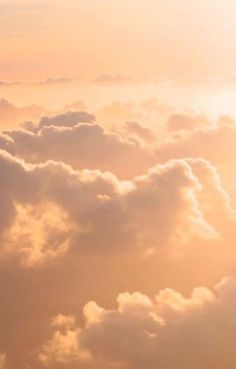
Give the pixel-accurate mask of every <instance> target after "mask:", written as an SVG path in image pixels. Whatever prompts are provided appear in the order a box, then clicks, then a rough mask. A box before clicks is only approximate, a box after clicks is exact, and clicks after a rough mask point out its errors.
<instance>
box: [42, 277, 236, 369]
mask: <svg viewBox="0 0 236 369" xmlns="http://www.w3.org/2000/svg"><path fill="white" fill-rule="evenodd" d="M235 296H236V281H235V280H232V279H230V278H225V279H223V280H222V281H221V282H220V283H219V284H217V285H216V286H215V287H214V289H213V290H209V289H207V288H204V287H201V288H195V289H194V290H193V292H192V294H191V296H190V297H184V296H183V295H182V294H180V293H179V292H177V291H175V290H172V289H165V290H162V291H160V292H159V294H158V295H157V296H156V297H155V298H154V299H153V300H151V299H150V298H149V297H147V296H146V295H143V294H141V293H139V292H135V293H133V294H129V293H122V294H120V295H119V296H118V298H117V303H118V307H117V308H116V309H110V310H107V309H103V308H101V307H99V306H98V305H97V304H96V303H95V302H92V301H91V302H89V303H88V304H87V305H86V306H85V307H84V316H85V325H84V327H83V328H82V329H81V328H78V327H77V325H76V324H75V323H74V322H73V324H74V325H73V324H71V318H70V317H64V318H63V321H64V322H65V323H64V325H63V327H62V326H61V325H58V326H57V327H56V330H55V331H54V333H53V336H52V338H51V339H50V340H49V341H48V342H46V343H45V344H44V345H43V346H42V349H41V352H40V354H39V360H40V361H41V362H42V363H43V365H46V366H48V367H55V365H59V366H58V367H60V368H64V367H66V368H68V366H70V367H71V368H88V369H90V368H116V367H118V368H121V369H146V368H150V369H152V368H153V369H156V368H157V367H158V368H166V369H189V368H192V369H199V368H202V369H222V368H224V369H234V368H235V365H236V358H235V344H234V342H235V340H236V319H235V308H236V298H235ZM57 319H59V318H57ZM61 320H62V318H61ZM56 367H57V366H56Z"/></svg>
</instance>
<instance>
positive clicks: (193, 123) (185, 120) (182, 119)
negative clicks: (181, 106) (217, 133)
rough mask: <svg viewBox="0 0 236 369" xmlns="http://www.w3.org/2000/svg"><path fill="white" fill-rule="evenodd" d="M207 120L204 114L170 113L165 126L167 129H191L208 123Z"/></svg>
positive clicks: (173, 130) (174, 130)
mask: <svg viewBox="0 0 236 369" xmlns="http://www.w3.org/2000/svg"><path fill="white" fill-rule="evenodd" d="M208 124H209V122H208V120H207V118H206V117H204V116H189V115H184V114H174V115H171V116H170V118H169V120H168V122H167V128H168V129H169V131H172V132H176V131H181V130H183V131H192V130H194V129H196V128H199V127H204V126H206V125H208Z"/></svg>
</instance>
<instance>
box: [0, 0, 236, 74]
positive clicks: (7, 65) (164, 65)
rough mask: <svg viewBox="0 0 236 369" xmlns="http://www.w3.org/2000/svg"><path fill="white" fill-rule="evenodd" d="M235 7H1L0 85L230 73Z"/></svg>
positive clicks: (74, 2)
mask: <svg viewBox="0 0 236 369" xmlns="http://www.w3.org/2000/svg"><path fill="white" fill-rule="evenodd" d="M235 17H236V4H235V2H234V1H233V0H205V1H197V0H191V1H186V0H147V1H143V0H120V1H114V0H70V1H64V0H59V1H58V0H49V1H44V0H41V1H33V0H28V1H7V2H6V1H1V2H0V27H1V36H0V47H1V62H0V63H1V64H0V67H1V70H0V71H1V73H0V74H1V75H0V77H1V79H4V80H5V79H8V80H14V79H17V80H18V79H21V80H30V79H31V80H32V79H33V80H35V79H37V78H48V77H50V76H58V75H59V76H66V77H75V76H80V77H91V76H93V77H96V76H97V75H100V74H104V73H112V74H117V73H122V74H127V75H129V76H132V77H135V78H144V79H150V78H155V77H161V78H173V77H174V78H177V77H178V78H179V77H192V78H196V77H198V76H207V75H210V76H211V75H215V74H216V75H221V74H231V73H233V72H234V71H235V61H236V52H235V50H236V48H235V46H236V45H235V42H236V40H235V27H236V22H235Z"/></svg>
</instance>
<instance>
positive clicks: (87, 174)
mask: <svg viewBox="0 0 236 369" xmlns="http://www.w3.org/2000/svg"><path fill="white" fill-rule="evenodd" d="M197 166H202V168H203V169H202V171H203V172H204V171H205V172H207V175H208V176H209V177H210V179H211V181H213V183H214V185H215V192H216V196H218V198H219V199H220V200H219V201H221V198H222V199H223V200H222V201H225V199H226V198H227V197H226V194H225V192H224V191H223V190H222V189H221V187H220V184H219V183H218V182H217V180H218V178H217V176H215V177H214V175H215V173H214V168H212V167H210V166H209V165H208V163H205V162H201V164H199V163H197V162H196V163H195V162H188V161H184V160H178V161H171V162H168V163H166V164H165V165H157V166H155V167H153V168H152V169H150V170H149V171H148V172H147V173H146V174H144V175H142V176H138V177H135V178H134V179H133V180H132V181H121V180H119V179H118V178H117V177H115V176H114V175H113V174H111V173H109V172H105V173H102V172H100V171H91V170H82V171H75V170H73V169H72V168H71V167H69V166H66V165H65V164H62V163H56V162H53V161H49V162H46V163H45V164H38V165H36V164H35V165H32V164H26V163H25V162H23V161H20V160H17V159H15V158H14V157H13V156H11V155H10V154H7V153H5V152H3V151H2V152H1V155H0V173H1V177H2V178H4V181H2V187H1V191H0V195H1V198H2V212H1V218H0V229H1V235H2V237H3V241H2V244H3V245H4V247H3V250H4V251H5V252H8V253H9V250H12V249H13V250H15V251H16V253H17V254H18V255H20V259H21V261H22V263H23V264H24V265H27V266H31V265H34V264H37V263H40V262H42V261H45V260H48V259H50V258H55V257H57V256H59V255H61V254H64V253H65V252H66V251H67V249H68V247H69V245H74V248H75V245H76V249H78V250H80V249H82V250H83V249H86V248H88V250H89V249H91V248H92V249H96V252H99V250H100V252H101V251H102V250H104V249H105V250H106V252H108V253H109V250H110V249H111V248H112V250H113V252H114V250H123V251H124V250H125V249H126V248H127V247H128V249H131V250H132V249H133V248H135V249H140V248H141V249H148V250H149V249H154V250H156V249H159V248H162V247H163V246H165V245H168V244H170V245H172V244H173V245H175V244H177V245H182V244H188V242H189V241H190V239H192V238H197V239H198V238H200V239H201V238H203V239H216V240H217V239H218V238H219V234H218V230H217V228H216V227H215V224H214V222H213V220H212V219H211V218H210V217H209V219H210V220H212V223H210V222H209V221H208V220H207V216H208V214H209V212H210V208H211V200H212V198H211V197H209V194H207V187H206V188H205V187H204V182H203V181H202V182H201V177H203V176H202V175H199V177H198V176H197V175H198V174H197V170H196V169H194V167H197ZM212 172H213V174H212ZM209 173H210V174H209ZM215 182H216V183H215ZM202 186H203V190H201V187H202ZM204 190H206V191H205V193H204V195H205V198H206V199H209V204H210V205H209V206H208V208H209V209H208V213H207V211H205V209H204V207H203V206H202V204H201V202H200V200H198V194H199V191H204ZM227 200H228V203H229V204H228V208H226V209H225V216H226V219H227V218H228V217H230V216H231V215H232V214H231V208H230V199H229V198H227ZM212 207H213V209H214V210H212V212H214V211H216V209H215V208H214V205H212ZM225 207H227V204H225ZM219 209H220V210H221V207H219ZM204 212H205V213H206V216H205V214H204ZM29 222H30V225H29V227H28V226H27V224H29ZM216 225H217V223H216ZM68 244H69V245H68ZM14 255H15V253H14Z"/></svg>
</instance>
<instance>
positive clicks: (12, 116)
mask: <svg viewBox="0 0 236 369" xmlns="http://www.w3.org/2000/svg"><path fill="white" fill-rule="evenodd" d="M43 111H44V109H43V108H42V107H41V106H38V105H31V106H24V107H16V106H14V105H13V104H11V103H10V102H9V101H7V100H5V99H1V100H0V126H1V127H2V128H4V127H8V128H9V127H14V126H17V125H19V124H20V123H22V122H23V121H24V120H34V119H39V118H40V117H41V116H42V114H43Z"/></svg>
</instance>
